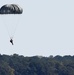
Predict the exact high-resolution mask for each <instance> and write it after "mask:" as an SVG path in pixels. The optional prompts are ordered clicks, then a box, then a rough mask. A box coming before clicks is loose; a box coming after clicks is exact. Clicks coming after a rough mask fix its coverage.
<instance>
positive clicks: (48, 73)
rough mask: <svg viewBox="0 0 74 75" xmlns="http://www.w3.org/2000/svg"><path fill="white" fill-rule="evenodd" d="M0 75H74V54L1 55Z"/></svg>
mask: <svg viewBox="0 0 74 75" xmlns="http://www.w3.org/2000/svg"><path fill="white" fill-rule="evenodd" d="M0 75H74V56H63V57H62V56H55V57H53V56H49V57H42V56H33V57H24V56H21V55H18V54H13V55H10V56H9V55H0Z"/></svg>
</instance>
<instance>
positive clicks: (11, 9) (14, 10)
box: [0, 4, 23, 14]
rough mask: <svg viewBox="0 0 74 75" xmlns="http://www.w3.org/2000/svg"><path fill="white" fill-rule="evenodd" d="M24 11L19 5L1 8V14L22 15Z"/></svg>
mask: <svg viewBox="0 0 74 75" xmlns="http://www.w3.org/2000/svg"><path fill="white" fill-rule="evenodd" d="M22 12H23V9H22V8H21V7H20V6H18V5H17V4H6V5H3V6H2V7H1V8H0V14H22Z"/></svg>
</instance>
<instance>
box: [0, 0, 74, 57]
mask: <svg viewBox="0 0 74 75" xmlns="http://www.w3.org/2000/svg"><path fill="white" fill-rule="evenodd" d="M12 3H15V4H19V5H20V6H21V7H22V8H23V14H22V15H21V16H20V17H21V18H20V21H19V20H18V19H17V21H19V22H17V23H16V21H15V20H14V16H13V21H14V23H13V24H14V25H16V24H18V28H17V30H16V33H15V36H14V46H12V45H11V43H10V42H9V40H10V38H9V35H8V32H7V30H6V27H5V25H4V24H6V22H7V21H8V19H5V20H3V18H4V17H2V16H0V53H1V54H8V55H11V54H13V53H17V54H20V55H24V56H34V55H42V56H50V55H53V56H55V55H73V53H74V0H2V1H1V2H0V7H1V6H2V5H4V4H12ZM8 18H9V16H8ZM18 18H19V16H18ZM11 21H12V20H10V22H11ZM10 22H9V23H8V22H7V24H9V25H10V24H11V23H10ZM11 26H13V25H12V24H11ZM10 31H11V29H10Z"/></svg>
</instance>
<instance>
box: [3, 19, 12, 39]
mask: <svg viewBox="0 0 74 75" xmlns="http://www.w3.org/2000/svg"><path fill="white" fill-rule="evenodd" d="M2 22H3V23H4V24H3V25H4V27H5V29H6V31H7V33H8V36H9V38H10V37H11V36H10V33H9V30H8V27H7V25H6V22H4V21H3V20H2Z"/></svg>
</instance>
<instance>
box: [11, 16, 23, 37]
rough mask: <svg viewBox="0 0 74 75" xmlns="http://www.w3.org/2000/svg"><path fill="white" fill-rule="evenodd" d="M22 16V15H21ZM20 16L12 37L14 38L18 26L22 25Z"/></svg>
mask: <svg viewBox="0 0 74 75" xmlns="http://www.w3.org/2000/svg"><path fill="white" fill-rule="evenodd" d="M19 16H20V15H19ZM19 16H18V18H17V19H18V20H17V22H16V24H15V29H14V32H13V35H12V36H11V37H12V38H14V35H15V33H16V31H17V28H18V26H19V24H20V20H21V16H22V15H21V16H20V18H19Z"/></svg>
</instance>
